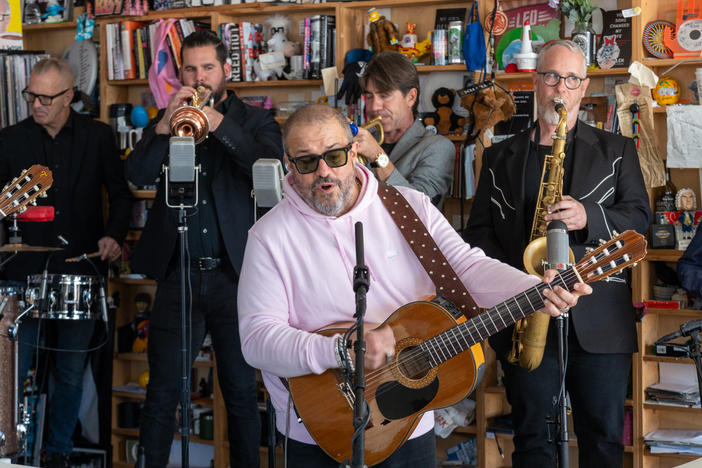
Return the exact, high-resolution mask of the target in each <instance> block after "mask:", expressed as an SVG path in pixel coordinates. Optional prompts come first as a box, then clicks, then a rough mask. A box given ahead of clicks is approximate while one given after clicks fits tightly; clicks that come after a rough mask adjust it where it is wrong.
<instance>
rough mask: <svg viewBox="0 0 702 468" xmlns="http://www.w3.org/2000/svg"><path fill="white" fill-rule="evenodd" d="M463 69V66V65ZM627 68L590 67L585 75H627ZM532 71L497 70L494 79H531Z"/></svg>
mask: <svg viewBox="0 0 702 468" xmlns="http://www.w3.org/2000/svg"><path fill="white" fill-rule="evenodd" d="M464 69H465V67H464ZM628 74H629V70H628V69H627V68H609V69H605V70H602V69H599V68H596V69H592V70H588V71H587V76H588V77H592V76H617V75H628ZM531 77H532V72H516V73H505V72H498V73H496V74H495V80H497V81H531Z"/></svg>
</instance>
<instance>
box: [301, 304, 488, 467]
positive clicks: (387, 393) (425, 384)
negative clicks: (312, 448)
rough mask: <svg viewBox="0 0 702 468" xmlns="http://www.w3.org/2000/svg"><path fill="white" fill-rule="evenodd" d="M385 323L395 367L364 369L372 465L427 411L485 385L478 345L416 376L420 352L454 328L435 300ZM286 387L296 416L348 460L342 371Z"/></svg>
mask: <svg viewBox="0 0 702 468" xmlns="http://www.w3.org/2000/svg"><path fill="white" fill-rule="evenodd" d="M384 324H388V325H390V327H391V328H392V330H393V333H394V335H395V341H396V345H395V354H394V356H393V362H392V364H391V365H389V366H388V365H385V366H383V367H381V368H380V369H376V370H374V371H369V370H366V401H367V402H368V406H369V408H370V422H369V424H368V426H367V427H366V431H365V463H366V464H367V465H369V466H370V465H374V464H376V463H379V462H381V461H383V460H384V459H386V458H387V457H389V456H390V455H391V454H392V453H393V452H394V451H395V450H396V449H397V448H398V447H399V446H400V445H402V443H404V442H405V441H406V440H407V438H409V436H410V435H411V434H412V431H413V430H414V428H415V427H416V426H417V424H418V423H419V420H420V418H421V416H422V414H423V413H425V412H426V411H429V410H433V409H437V408H444V407H447V406H451V405H453V404H455V403H457V402H459V401H460V400H462V399H463V398H465V397H466V396H467V395H468V394H469V393H470V392H471V391H472V390H473V389H474V388H475V386H476V385H477V384H478V382H479V381H480V378H481V376H482V370H483V365H484V363H485V358H484V356H483V350H482V347H481V345H480V344H479V343H478V344H475V345H473V346H471V347H470V348H469V349H467V350H466V351H463V352H461V353H460V354H458V355H456V356H455V357H453V358H452V359H450V360H447V361H445V362H443V363H441V364H439V365H438V366H436V367H431V368H429V369H428V370H419V371H417V370H415V369H417V366H414V364H415V360H416V356H417V350H416V347H417V346H419V345H420V344H421V343H423V342H424V341H426V340H427V339H429V338H432V337H434V336H436V335H438V334H439V333H441V332H444V331H446V330H448V329H450V328H452V327H454V326H456V324H457V322H456V320H455V319H454V318H453V316H452V315H451V314H450V313H449V312H448V311H447V310H446V309H444V308H443V307H441V306H439V305H437V304H435V303H433V302H425V301H417V302H412V303H410V304H407V305H405V306H403V307H401V308H400V309H398V310H397V311H395V312H394V313H393V314H392V315H391V316H390V317H388V319H387V320H386V321H385V322H384ZM344 331H345V328H329V329H325V330H323V331H320V332H319V333H320V334H323V335H326V336H331V335H334V334H336V333H343V332H344ZM413 374H414V375H413ZM289 384H290V392H291V394H292V397H293V401H294V402H295V407H296V408H297V411H298V414H299V415H300V417H301V418H302V421H303V423H304V424H305V427H306V428H307V430H308V431H309V432H310V434H311V435H312V437H313V438H314V440H315V441H316V442H317V444H318V445H319V446H320V447H321V448H322V449H323V450H324V451H325V452H326V453H327V454H328V455H329V456H331V457H332V458H334V459H335V460H336V461H338V462H341V461H343V460H344V459H348V460H351V437H352V435H353V432H354V428H353V401H354V394H353V393H354V392H353V388H351V387H348V386H347V385H345V382H344V378H343V376H342V374H341V371H340V369H329V370H327V371H326V372H324V373H323V374H321V375H317V374H310V375H305V376H301V377H294V378H291V379H290V380H289ZM347 387H348V388H347Z"/></svg>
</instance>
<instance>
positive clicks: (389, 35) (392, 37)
mask: <svg viewBox="0 0 702 468" xmlns="http://www.w3.org/2000/svg"><path fill="white" fill-rule="evenodd" d="M368 20H369V21H370V32H369V33H368V38H367V39H368V45H369V46H370V48H371V50H372V51H373V52H374V53H376V54H377V53H380V52H383V51H385V50H397V47H398V45H399V43H400V41H398V40H397V36H398V35H399V32H398V31H397V28H396V27H395V25H394V24H393V22H392V21H388V20H386V19H385V16H382V15H379V14H378V11H377V10H376V9H375V8H371V9H370V10H368Z"/></svg>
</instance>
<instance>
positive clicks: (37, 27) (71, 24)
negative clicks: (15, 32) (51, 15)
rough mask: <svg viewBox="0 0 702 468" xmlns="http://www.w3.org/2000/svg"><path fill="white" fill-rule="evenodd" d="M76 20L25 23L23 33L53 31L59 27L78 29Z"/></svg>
mask: <svg viewBox="0 0 702 468" xmlns="http://www.w3.org/2000/svg"><path fill="white" fill-rule="evenodd" d="M76 26H77V25H76V22H75V21H64V22H62V23H39V24H23V25H22V33H26V32H34V31H41V32H52V31H56V30H59V29H76Z"/></svg>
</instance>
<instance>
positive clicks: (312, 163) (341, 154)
mask: <svg viewBox="0 0 702 468" xmlns="http://www.w3.org/2000/svg"><path fill="white" fill-rule="evenodd" d="M352 145H353V143H349V145H348V146H345V147H343V148H334V149H330V150H329V151H325V152H324V153H323V154H306V155H304V156H298V157H297V158H288V159H289V161H290V162H291V163H293V164H294V165H295V168H296V169H297V172H299V173H300V174H310V173H312V172H314V171H316V170H317V168H318V167H319V160H320V159H324V162H325V163H327V166H329V167H341V166H343V165H345V164H346V162H347V161H348V159H349V150H350V149H351V146H352Z"/></svg>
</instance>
